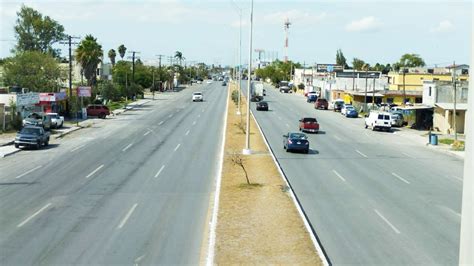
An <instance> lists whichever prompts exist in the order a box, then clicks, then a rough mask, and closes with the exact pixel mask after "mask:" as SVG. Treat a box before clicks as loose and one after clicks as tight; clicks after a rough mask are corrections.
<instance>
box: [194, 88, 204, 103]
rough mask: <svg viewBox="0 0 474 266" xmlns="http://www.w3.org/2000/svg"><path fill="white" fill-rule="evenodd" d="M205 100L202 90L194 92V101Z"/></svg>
mask: <svg viewBox="0 0 474 266" xmlns="http://www.w3.org/2000/svg"><path fill="white" fill-rule="evenodd" d="M202 101H204V97H203V96H202V92H199V91H197V92H194V93H193V102H202Z"/></svg>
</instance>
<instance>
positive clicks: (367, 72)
mask: <svg viewBox="0 0 474 266" xmlns="http://www.w3.org/2000/svg"><path fill="white" fill-rule="evenodd" d="M368 75H369V67H368V66H366V67H365V95H364V113H367V85H368V84H367V78H368V77H367V76H368Z"/></svg>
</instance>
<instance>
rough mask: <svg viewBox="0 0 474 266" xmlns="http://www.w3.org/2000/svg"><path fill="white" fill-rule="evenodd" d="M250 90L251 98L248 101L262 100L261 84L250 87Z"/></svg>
mask: <svg viewBox="0 0 474 266" xmlns="http://www.w3.org/2000/svg"><path fill="white" fill-rule="evenodd" d="M251 89H252V91H251V95H252V97H251V98H250V100H251V101H252V102H259V101H262V100H263V84H262V83H257V84H254V85H253V86H252V87H251Z"/></svg>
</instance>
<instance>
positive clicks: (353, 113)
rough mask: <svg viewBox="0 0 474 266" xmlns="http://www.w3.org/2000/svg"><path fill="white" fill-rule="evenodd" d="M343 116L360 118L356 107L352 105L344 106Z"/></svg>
mask: <svg viewBox="0 0 474 266" xmlns="http://www.w3.org/2000/svg"><path fill="white" fill-rule="evenodd" d="M341 114H342V115H344V116H345V117H359V113H358V112H357V110H356V109H355V107H354V106H352V105H350V104H344V106H343V107H342V109H341Z"/></svg>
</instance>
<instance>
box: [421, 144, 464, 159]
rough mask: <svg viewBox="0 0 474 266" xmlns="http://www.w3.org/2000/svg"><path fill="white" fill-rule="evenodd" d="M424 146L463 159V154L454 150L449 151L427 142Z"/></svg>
mask: <svg viewBox="0 0 474 266" xmlns="http://www.w3.org/2000/svg"><path fill="white" fill-rule="evenodd" d="M426 147H428V148H430V149H432V150H435V151H438V152H442V153H444V154H447V155H451V156H453V157H456V158H458V159H461V160H464V156H462V155H460V154H458V153H456V152H455V151H451V150H446V149H443V148H439V147H437V146H434V145H431V144H429V143H427V144H426Z"/></svg>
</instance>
